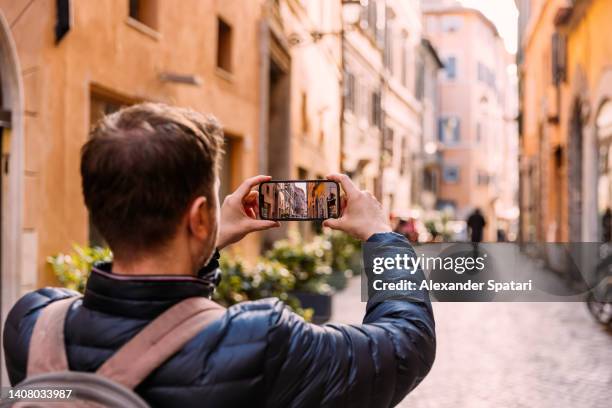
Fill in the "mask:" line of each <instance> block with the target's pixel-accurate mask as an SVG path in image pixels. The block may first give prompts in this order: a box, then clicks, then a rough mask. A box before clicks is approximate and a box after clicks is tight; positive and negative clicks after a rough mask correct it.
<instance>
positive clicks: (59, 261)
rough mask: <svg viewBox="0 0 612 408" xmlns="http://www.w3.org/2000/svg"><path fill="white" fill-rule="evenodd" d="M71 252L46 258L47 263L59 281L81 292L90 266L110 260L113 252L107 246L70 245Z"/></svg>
mask: <svg viewBox="0 0 612 408" xmlns="http://www.w3.org/2000/svg"><path fill="white" fill-rule="evenodd" d="M72 249H73V252H71V253H69V254H61V253H60V254H58V255H55V256H50V257H48V258H47V263H48V264H49V265H51V269H53V272H54V273H55V276H56V277H57V279H58V280H59V281H60V283H61V284H62V285H63V286H64V287H66V288H68V289H72V290H76V291H79V292H81V293H83V292H84V291H85V284H86V283H87V278H88V277H89V274H90V273H91V268H92V267H93V265H94V264H95V263H97V262H110V261H111V260H112V259H113V254H112V252H111V250H110V249H108V248H101V247H87V246H79V245H76V244H75V245H73V246H72Z"/></svg>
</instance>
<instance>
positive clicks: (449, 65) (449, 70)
mask: <svg viewBox="0 0 612 408" xmlns="http://www.w3.org/2000/svg"><path fill="white" fill-rule="evenodd" d="M444 71H445V72H446V79H455V78H456V77H457V58H456V57H448V58H446V61H445V62H444Z"/></svg>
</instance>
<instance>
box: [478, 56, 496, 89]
mask: <svg viewBox="0 0 612 408" xmlns="http://www.w3.org/2000/svg"><path fill="white" fill-rule="evenodd" d="M478 80H479V81H480V82H483V83H485V84H487V85H488V86H489V87H490V88H491V89H495V88H496V80H495V72H493V70H492V69H490V68H489V67H487V66H486V65H485V64H483V63H481V62H479V63H478Z"/></svg>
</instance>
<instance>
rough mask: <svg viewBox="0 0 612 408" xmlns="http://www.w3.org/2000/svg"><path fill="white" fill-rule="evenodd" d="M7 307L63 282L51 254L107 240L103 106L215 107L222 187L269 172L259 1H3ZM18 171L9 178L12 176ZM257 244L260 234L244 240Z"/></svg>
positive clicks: (251, 246)
mask: <svg viewBox="0 0 612 408" xmlns="http://www.w3.org/2000/svg"><path fill="white" fill-rule="evenodd" d="M0 10H1V15H2V22H3V24H4V25H3V27H4V31H3V33H2V41H3V42H2V44H3V45H2V49H1V55H2V93H3V99H2V102H3V109H4V110H3V112H4V113H5V115H4V123H3V146H2V147H3V154H4V155H3V157H4V159H3V160H4V168H5V171H4V172H3V174H4V176H3V194H2V199H3V200H2V201H3V210H2V227H3V229H2V245H3V250H2V291H3V292H2V305H3V308H2V312H3V313H5V312H6V311H7V310H8V305H10V304H12V302H14V301H15V299H16V298H17V297H18V296H19V294H20V293H22V292H23V291H25V290H30V289H34V288H35V287H40V286H45V285H49V284H53V283H55V279H54V276H53V274H52V273H51V271H50V270H49V268H48V267H47V266H46V259H47V257H48V256H50V255H53V254H56V253H58V252H66V251H69V250H70V249H71V245H72V244H73V243H78V244H100V243H102V242H101V241H100V237H99V236H98V234H97V233H96V231H95V229H94V228H93V227H92V226H91V225H90V223H89V219H88V215H87V211H86V208H85V206H84V204H83V201H82V195H81V179H80V175H79V157H80V148H81V146H82V145H83V144H84V143H85V142H86V141H87V138H88V132H89V129H90V127H91V126H92V124H93V123H95V121H96V120H97V119H99V118H100V117H101V115H103V114H105V113H109V112H112V111H114V110H117V109H119V108H120V107H121V106H125V105H129V104H132V103H136V102H140V101H156V102H165V103H168V104H174V105H179V106H185V107H191V108H193V109H195V110H197V111H200V112H205V113H214V115H215V116H216V117H217V118H218V119H219V121H220V122H221V123H222V124H223V126H224V128H225V132H226V138H227V139H226V152H227V153H226V155H225V157H224V162H223V171H222V175H221V178H222V194H227V193H228V192H229V191H231V190H233V189H234V188H235V187H236V186H237V185H238V183H239V182H240V180H242V179H244V178H246V177H247V176H250V175H253V174H256V173H258V170H259V165H260V163H259V157H258V154H257V152H258V145H259V141H258V137H259V130H260V129H259V126H258V124H259V116H258V112H259V104H260V99H259V96H260V93H259V87H258V86H253V84H258V83H259V82H258V80H259V68H258V67H259V55H258V51H257V50H258V48H259V47H258V37H259V36H258V32H259V25H258V23H259V21H260V16H261V5H260V4H259V3H258V2H247V3H243V2H240V4H239V3H237V2H218V1H212V0H210V1H185V2H180V6H177V5H175V4H171V3H170V2H157V1H127V0H126V1H121V0H112V1H111V0H106V1H97V2H62V1H51V0H46V1H36V2H27V1H1V2H0ZM5 179H6V182H4V180H5ZM238 249H239V250H240V251H241V252H244V253H246V254H248V253H257V252H258V251H259V238H258V237H257V236H253V237H249V238H247V240H246V241H245V242H244V243H243V244H242V246H241V247H239V248H238Z"/></svg>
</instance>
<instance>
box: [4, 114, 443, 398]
mask: <svg viewBox="0 0 612 408" xmlns="http://www.w3.org/2000/svg"><path fill="white" fill-rule="evenodd" d="M221 143H222V132H221V130H220V128H219V127H218V125H217V124H216V123H215V122H214V121H213V120H211V119H207V118H204V117H202V116H200V115H198V114H196V113H194V112H192V111H189V110H185V109H179V108H172V107H168V106H165V105H160V104H141V105H136V106H133V107H129V108H126V109H123V110H121V111H119V112H117V113H114V114H112V115H110V116H107V117H105V118H104V119H103V120H102V121H101V122H100V123H99V124H98V125H97V127H96V128H95V129H94V130H93V132H92V135H91V139H90V141H89V142H87V143H86V145H85V146H84V148H83V151H82V157H81V175H82V182H83V195H84V198H85V204H86V205H87V208H88V209H89V211H90V214H91V217H92V221H93V223H94V224H95V225H96V227H97V228H98V229H99V231H100V232H101V234H102V235H103V236H104V238H105V239H106V241H107V242H108V244H109V245H110V247H111V249H112V250H113V253H114V262H113V263H112V264H103V265H99V266H97V267H96V268H94V270H93V271H92V274H91V276H90V278H89V280H88V282H87V288H86V291H85V295H84V298H83V300H82V301H81V300H77V301H76V302H75V303H74V304H73V305H72V307H71V309H70V310H69V313H68V316H67V319H66V326H65V342H66V348H67V355H68V363H69V366H70V369H71V370H77V371H90V372H91V371H95V370H96V369H97V368H98V367H99V366H100V365H101V364H102V363H103V362H104V361H105V360H107V359H108V358H109V357H110V356H111V355H113V353H114V352H115V351H116V350H117V349H118V348H120V347H121V346H122V345H123V344H125V343H126V342H127V341H128V340H129V339H131V338H132V337H133V336H134V335H135V334H136V333H138V332H139V331H140V330H142V329H143V328H144V327H145V326H146V325H147V323H148V322H150V321H151V320H152V319H154V318H155V317H156V316H158V315H159V314H160V313H162V312H163V311H164V310H166V309H168V308H169V307H170V306H172V305H173V304H175V303H177V302H179V301H181V300H182V299H185V298H187V297H194V296H210V294H211V291H212V290H213V289H214V283H215V282H214V281H215V279H214V277H215V276H216V274H215V273H214V272H215V270H216V268H217V266H218V263H217V258H218V253H217V252H216V251H215V248H217V249H219V250H221V249H223V248H224V247H226V246H227V245H230V244H232V243H234V242H237V241H239V240H240V239H242V238H243V237H244V236H245V235H247V234H248V233H250V232H253V231H257V230H265V229H268V228H274V227H277V226H278V223H277V222H274V221H264V220H259V219H257V193H256V192H254V191H251V189H252V188H254V187H255V186H257V185H258V184H259V183H261V182H263V181H267V180H269V177H266V176H257V177H253V178H251V179H248V180H247V181H245V182H244V183H243V184H242V185H241V186H240V187H239V188H238V189H237V190H236V191H235V192H234V193H233V194H231V195H230V196H228V197H227V198H226V199H225V201H224V203H223V206H222V207H221V209H220V210H219V205H218V188H219V181H218V166H219V161H220V155H221ZM330 178H331V179H333V180H337V181H338V182H340V183H341V184H342V187H343V189H344V191H345V192H346V196H347V201H346V206H345V208H344V213H343V215H342V217H341V218H339V219H333V220H332V219H330V220H327V221H326V225H327V226H328V227H330V228H334V229H338V230H341V231H345V232H347V233H348V234H351V235H352V236H354V237H357V238H359V239H361V240H363V241H368V242H370V243H372V245H374V247H375V248H374V251H375V252H376V251H378V253H382V251H383V250H384V248H387V249H388V247H389V246H392V247H394V248H395V249H396V250H399V251H404V252H408V253H410V254H411V255H412V256H414V252H412V249H411V248H410V247H409V244H408V243H407V241H406V240H405V239H404V238H402V237H400V236H398V235H395V234H393V233H391V232H390V227H389V225H388V223H387V221H386V218H385V216H384V214H383V211H382V209H381V206H380V205H379V203H378V202H377V201H376V200H375V199H374V198H373V197H372V196H371V195H369V194H368V193H364V192H362V191H359V190H357V188H356V187H355V186H354V185H353V184H352V183H351V181H350V180H349V179H348V177H346V176H344V175H333V176H330ZM379 248H380V249H379ZM203 266H204V267H203ZM394 273H395V274H397V275H398V277H399V276H400V275H401V274H406V275H407V276H408V272H405V271H391V275H392V276H393V274H394ZM417 275H418V274H417ZM418 276H420V275H418ZM75 295H76V293H73V292H71V291H68V290H65V289H59V288H45V289H40V290H37V291H35V292H33V293H30V294H27V295H25V296H24V297H23V298H22V299H21V300H20V301H19V302H18V303H17V304H16V305H15V306H14V308H13V309H12V311H11V312H10V314H9V316H8V319H7V323H6V328H5V332H4V347H5V353H6V354H5V355H6V361H7V367H8V372H9V377H10V380H11V383H12V384H16V383H18V382H20V381H21V380H23V378H24V376H25V371H26V366H27V359H28V355H27V354H28V345H29V341H30V337H31V333H32V328H33V326H34V323H35V322H36V319H37V318H38V316H39V315H40V312H41V310H42V309H43V308H45V307H46V306H48V305H49V304H51V303H52V302H55V301H57V300H59V299H63V298H66V297H70V296H75ZM410 296H411V297H410V299H412V301H407V300H390V301H385V302H376V301H374V300H371V301H370V302H369V303H368V305H367V312H366V316H365V318H364V324H363V325H361V326H346V325H327V326H316V325H312V324H309V323H307V322H305V321H304V320H303V319H302V318H300V317H299V316H298V315H296V314H294V313H293V312H292V311H291V310H290V309H288V308H287V307H286V306H285V305H284V304H283V303H282V302H281V301H279V300H278V299H265V300H260V301H255V302H246V303H242V304H239V305H236V306H233V307H230V308H229V309H228V310H227V312H226V313H225V314H224V315H223V317H221V318H219V319H217V320H216V321H214V322H213V323H212V324H211V325H209V326H207V327H206V328H205V329H203V330H202V331H201V332H200V333H199V334H198V335H196V336H195V337H194V338H193V339H192V340H191V341H189V342H188V343H187V344H186V345H185V346H184V347H183V349H182V350H181V351H180V352H179V353H177V354H175V355H174V356H173V357H171V358H170V359H169V360H167V361H166V362H165V363H164V364H162V365H161V366H160V367H159V368H158V369H157V370H156V371H154V372H153V373H152V374H151V375H150V376H149V377H148V378H147V379H146V380H145V381H144V382H143V383H142V384H141V385H140V386H139V387H138V388H137V389H136V391H137V392H138V393H139V394H140V395H141V396H142V397H143V398H144V399H145V400H147V401H148V402H149V403H150V404H152V405H153V406H159V407H170V406H176V407H192V406H193V407H195V406H198V407H199V406H206V407H245V406H269V407H312V406H356V407H385V406H392V405H395V404H396V403H398V402H399V401H400V400H401V399H402V398H403V397H404V396H405V395H406V394H407V393H408V392H409V391H410V390H412V389H413V388H414V387H416V386H417V384H418V383H419V382H420V381H421V380H422V379H423V377H424V376H425V375H426V374H427V372H428V371H429V369H430V367H431V365H432V363H433V360H434V354H435V334H434V321H433V316H432V311H431V305H430V303H429V300H428V298H427V294H426V293H424V292H421V291H416V292H414V293H412V294H411V295H410Z"/></svg>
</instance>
